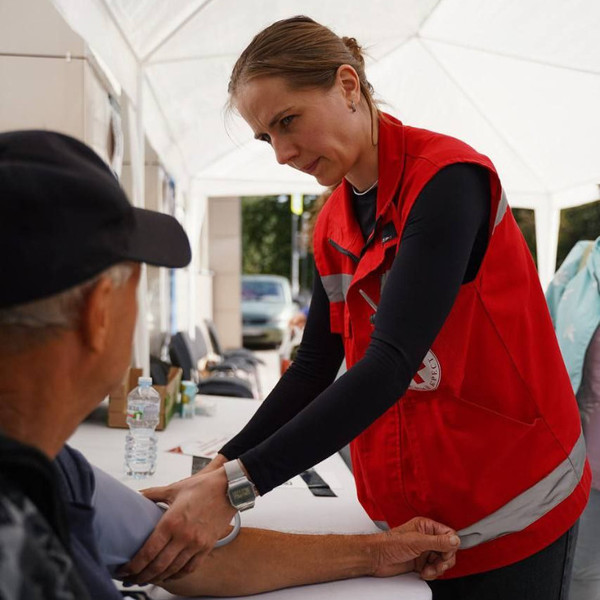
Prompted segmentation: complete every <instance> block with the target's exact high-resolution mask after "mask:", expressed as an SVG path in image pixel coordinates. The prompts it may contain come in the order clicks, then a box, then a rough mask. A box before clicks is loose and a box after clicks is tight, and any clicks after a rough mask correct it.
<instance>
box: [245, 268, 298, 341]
mask: <svg viewBox="0 0 600 600" xmlns="http://www.w3.org/2000/svg"><path fill="white" fill-rule="evenodd" d="M297 312H298V304H297V303H296V302H294V301H293V300H292V288H291V287H290V282H289V281H288V280H287V279H286V278H285V277H280V276H279V275H243V276H242V324H243V327H242V336H243V339H244V346H249V347H258V346H278V345H279V344H281V341H282V340H283V339H284V336H285V335H286V330H287V328H288V324H289V321H290V319H291V318H292V316H293V315H295V314H296V313H297Z"/></svg>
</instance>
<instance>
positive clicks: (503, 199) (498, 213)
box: [494, 190, 508, 227]
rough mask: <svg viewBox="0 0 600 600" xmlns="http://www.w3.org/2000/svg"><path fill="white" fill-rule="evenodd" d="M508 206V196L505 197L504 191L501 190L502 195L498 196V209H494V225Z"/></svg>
mask: <svg viewBox="0 0 600 600" xmlns="http://www.w3.org/2000/svg"><path fill="white" fill-rule="evenodd" d="M507 208H508V198H507V197H506V193H505V192H504V190H502V196H500V202H499V203H498V210H497V211H496V220H495V221H494V227H497V225H498V224H499V223H500V221H502V219H503V218H504V215H505V214H506V209H507Z"/></svg>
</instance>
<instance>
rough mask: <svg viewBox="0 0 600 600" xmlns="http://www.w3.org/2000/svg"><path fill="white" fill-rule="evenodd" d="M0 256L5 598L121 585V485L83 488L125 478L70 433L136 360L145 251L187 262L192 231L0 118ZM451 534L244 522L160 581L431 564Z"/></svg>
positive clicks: (196, 584)
mask: <svg viewBox="0 0 600 600" xmlns="http://www.w3.org/2000/svg"><path fill="white" fill-rule="evenodd" d="M0 256H1V259H0V260H1V261H2V268H1V269H0V272H1V273H2V277H3V283H2V286H0V598H3V599H6V600H12V599H17V598H18V599H24V600H25V599H26V600H30V599H33V598H57V599H58V598H61V599H62V598H64V599H68V598H73V599H77V600H86V599H88V598H99V599H100V598H102V599H103V600H106V599H109V598H112V597H115V598H119V597H120V595H119V593H118V592H117V591H116V588H114V586H112V583H111V581H110V575H109V571H108V570H107V568H106V565H105V564H104V562H103V553H102V552H100V551H99V550H98V548H97V547H96V543H97V542H98V538H99V537H102V536H101V535H100V534H101V533H102V527H103V522H104V526H105V527H107V528H108V527H110V526H111V525H112V526H113V529H114V528H115V523H112V524H111V523H109V522H107V519H110V518H111V517H110V515H111V514H112V515H115V513H117V517H114V518H115V521H116V526H117V527H118V526H119V516H118V515H119V514H120V511H121V510H122V509H123V510H124V508H125V507H124V506H123V505H121V504H119V503H117V502H116V501H115V502H114V503H113V504H114V505H113V506H110V509H111V510H107V511H106V513H105V514H103V515H101V518H98V519H96V521H99V523H98V522H96V523H95V527H96V529H94V527H92V523H93V521H94V520H95V519H94V505H93V502H92V496H93V495H94V493H95V492H102V491H103V490H104V486H108V487H110V486H116V489H117V492H118V487H119V486H120V484H118V482H115V481H114V480H113V481H112V482H111V481H109V480H106V481H104V480H101V479H98V480H96V479H95V477H94V472H93V471H92V470H91V468H90V466H89V465H88V463H87V462H86V461H85V459H84V458H83V457H81V455H79V454H78V453H76V452H74V451H72V450H70V449H69V448H65V449H63V445H64V443H65V441H66V440H67V439H68V437H69V436H70V435H71V434H72V432H73V431H74V429H75V428H76V427H77V425H78V424H79V422H80V421H81V420H82V419H83V418H84V417H85V416H86V415H87V414H88V413H89V412H90V411H91V410H92V409H93V408H94V407H95V406H96V405H97V404H98V402H99V401H100V400H101V399H102V398H104V397H105V396H106V395H107V394H108V393H109V392H110V390H111V389H112V388H113V387H114V386H116V385H117V384H119V383H120V381H121V380H122V377H123V374H124V371H125V369H126V368H127V366H128V364H129V362H130V358H131V346H132V336H133V331H134V326H135V322H136V316H137V304H136V291H137V285H138V280H139V276H140V263H143V262H145V263H149V264H153V265H159V266H165V267H171V268H176V267H183V266H185V265H187V264H188V262H189V260H190V248H189V243H188V240H187V236H186V235H185V232H184V231H183V229H182V228H181V226H180V225H179V224H178V223H177V221H176V220H175V219H173V218H171V217H169V216H166V215H162V214H159V213H154V212H151V211H146V210H142V209H137V208H133V207H132V206H131V205H130V204H129V202H128V201H127V199H126V197H125V195H124V193H123V191H122V190H121V188H120V187H119V185H118V183H117V181H116V180H115V178H114V177H113V175H112V173H111V172H110V170H109V169H108V168H107V167H106V165H105V164H104V163H103V162H102V160H101V159H100V158H99V157H98V156H97V155H96V154H95V153H94V152H93V151H91V150H90V149H89V148H87V147H86V146H85V145H83V144H82V143H80V142H78V141H77V140H74V139H72V138H69V137H67V136H64V135H60V134H56V133H50V132H41V131H25V132H10V133H4V134H0ZM61 449H62V451H61ZM57 455H59V459H58V460H57V461H56V462H55V463H53V462H52V461H53V459H54V458H55V457H56V456H57ZM96 484H98V487H102V488H103V489H100V490H98V489H96V490H95V487H96ZM104 491H105V492H106V490H104ZM102 497H103V502H102V504H103V506H107V505H108V504H110V503H111V498H112V497H113V496H111V495H110V494H109V493H104V495H103V496H102ZM140 498H141V497H140ZM143 501H144V502H149V501H147V500H145V499H143ZM140 519H141V517H140ZM136 525H137V522H136V521H135V518H134V520H133V522H131V520H130V522H129V526H130V527H132V528H134V529H135V528H136ZM147 526H148V523H147V522H146V523H142V522H141V521H140V531H143V527H147ZM98 527H100V534H99V533H98V529H97V528H98ZM147 533H148V532H145V533H144V534H143V535H147ZM105 537H108V538H109V540H110V539H111V536H105ZM142 537H143V536H142ZM142 541H143V539H142V540H141V541H140V543H141V542H142ZM108 543H109V544H110V543H111V542H110V541H109V542H108ZM457 546H458V538H457V537H456V536H455V535H454V532H453V531H452V530H450V529H449V528H446V527H444V526H442V525H439V524H437V523H435V522H433V521H429V520H427V519H415V520H413V521H411V522H410V523H408V524H406V525H404V526H403V527H400V528H397V529H395V530H392V531H391V532H387V533H382V534H374V535H366V536H292V535H287V534H280V533H277V532H268V531H260V530H252V529H247V530H242V533H241V534H240V535H239V536H238V538H237V539H236V540H235V541H234V542H233V543H231V544H229V545H228V546H226V547H224V548H220V549H217V550H214V551H213V552H212V553H211V555H210V556H209V557H208V558H207V560H206V561H204V563H203V564H202V565H201V566H200V567H199V568H197V569H196V570H195V571H194V572H192V573H190V574H188V575H187V576H186V577H184V578H181V579H178V580H177V581H171V582H161V585H163V586H164V587H166V588H167V589H171V590H173V591H176V592H177V593H184V594H188V595H198V594H203V593H211V594H214V593H219V594H242V593H253V592H257V591H262V590H267V589H274V588H276V587H285V586H289V585H296V584H304V583H311V582H317V581H328V580H332V579H339V578H346V577H353V576H359V575H368V574H370V575H376V576H388V575H393V574H397V573H401V572H405V571H407V570H412V569H415V568H416V569H418V570H420V571H422V575H423V576H424V577H430V578H431V577H435V576H437V575H439V574H440V573H441V572H443V570H445V569H446V568H448V567H450V566H452V564H453V561H454V553H455V551H456V548H457ZM73 548H75V549H76V550H73ZM82 548H84V549H85V552H83V551H82V550H81V549H82ZM105 550H106V549H105ZM109 550H110V549H109ZM135 550H136V548H133V549H132V552H133V551H135ZM428 551H433V552H436V553H437V554H433V553H430V552H428ZM123 558H124V559H126V558H128V557H123Z"/></svg>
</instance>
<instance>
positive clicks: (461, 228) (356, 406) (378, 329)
mask: <svg viewBox="0 0 600 600" xmlns="http://www.w3.org/2000/svg"><path fill="white" fill-rule="evenodd" d="M489 197H490V192H489V178H488V175H487V172H486V171H485V170H484V169H481V168H479V167H474V166H469V165H453V166H452V167H448V168H446V169H444V170H442V171H441V172H440V173H438V174H437V175H436V176H435V177H434V178H433V179H432V180H431V181H430V182H429V183H428V184H427V186H426V187H425V188H424V190H423V191H422V192H421V194H420V195H419V197H418V198H417V200H416V202H415V205H414V206H413V209H412V210H411V213H410V215H409V219H408V221H407V224H406V227H405V229H404V232H403V235H402V243H401V246H400V250H399V252H398V254H397V256H396V258H395V260H394V263H393V265H392V269H391V271H390V275H389V276H388V279H387V282H386V286H385V289H384V292H383V294H382V297H381V302H380V304H379V308H378V311H377V317H376V319H375V330H374V332H373V335H372V339H371V343H370V345H369V347H368V348H367V351H366V353H365V356H364V357H363V358H362V359H361V360H360V361H359V362H358V363H357V364H356V365H354V367H353V368H352V369H350V370H349V371H348V372H347V373H345V374H344V375H343V376H342V377H340V378H339V379H338V380H337V381H335V382H334V383H333V384H332V385H330V386H329V387H327V389H325V390H324V391H323V392H322V393H321V394H319V396H318V397H317V398H315V399H314V401H312V402H310V403H308V404H307V405H306V406H305V407H304V408H302V410H301V411H300V412H299V413H298V414H297V415H296V416H295V417H294V418H293V419H291V420H289V421H288V422H287V423H286V424H285V425H283V426H282V427H281V428H280V429H278V430H277V431H276V432H275V433H273V434H272V435H271V436H270V437H268V438H266V439H264V440H263V441H262V442H261V443H260V444H258V445H257V446H256V447H254V448H252V449H250V450H247V451H246V452H244V453H243V454H242V455H241V456H240V458H241V460H242V462H243V463H244V465H245V467H246V468H247V470H248V472H249V474H250V476H251V478H252V480H253V481H254V483H255V484H256V486H257V488H258V490H259V492H260V493H261V494H264V493H266V492H268V491H270V490H271V489H272V488H273V487H275V486H277V485H280V484H281V483H283V482H285V481H286V480H287V479H289V478H290V477H292V476H293V475H296V474H298V473H300V472H302V471H303V470H305V469H306V468H308V467H310V466H312V465H314V464H316V463H317V462H319V461H321V460H323V459H324V458H326V457H327V456H329V455H330V454H332V453H333V452H335V451H336V450H339V449H340V448H342V447H343V446H344V445H345V444H347V443H348V442H350V441H351V440H352V439H353V438H355V437H356V436H357V435H358V434H359V433H361V432H362V431H363V430H364V429H366V428H367V427H368V426H369V425H370V424H371V423H372V422H373V421H375V420H376V419H377V418H378V417H380V416H381V415H382V414H383V413H384V412H385V411H386V410H388V409H389V408H390V407H391V406H392V405H393V404H394V403H395V402H396V401H397V400H398V398H399V397H401V396H402V395H403V394H404V392H405V391H406V389H407V388H408V385H409V383H410V380H411V378H412V377H413V375H414V373H415V372H416V370H417V368H418V366H419V364H420V362H421V360H422V359H423V357H424V355H425V353H426V352H427V350H428V349H429V348H430V347H431V344H432V343H433V340H434V339H435V337H436V335H437V333H438V332H439V330H440V329H441V327H442V325H443V323H444V321H445V319H446V317H447V316H448V313H449V312H450V309H451V308H452V305H453V303H454V300H455V298H456V295H457V294H458V291H459V289H460V286H461V284H462V283H464V282H466V281H468V280H469V278H471V279H472V277H473V276H474V275H475V274H476V271H477V269H478V267H479V264H480V262H481V258H482V256H483V252H484V251H485V245H486V243H487V230H488V223H489V211H490V207H489V204H490V200H489ZM424 273H426V274H427V276H424V275H423V274H424ZM322 331H323V334H324V332H325V331H326V330H325V329H324V330H322ZM307 375H309V376H311V377H318V371H315V372H313V373H309V374H307Z"/></svg>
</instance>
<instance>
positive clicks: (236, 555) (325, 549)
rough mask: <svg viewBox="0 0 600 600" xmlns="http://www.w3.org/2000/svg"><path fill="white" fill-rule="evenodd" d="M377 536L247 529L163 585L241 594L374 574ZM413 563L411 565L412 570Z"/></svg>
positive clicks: (194, 592) (186, 591) (179, 590)
mask: <svg viewBox="0 0 600 600" xmlns="http://www.w3.org/2000/svg"><path fill="white" fill-rule="evenodd" d="M377 535H379V534H374V535H297V534H288V533H280V532H278V531H269V530H264V529H252V528H244V529H242V530H241V532H240V534H239V536H238V537H237V539H236V540H235V541H234V542H233V543H231V544H229V545H228V546H225V547H223V548H219V549H217V550H214V551H213V552H211V554H210V555H209V556H208V557H207V558H206V559H205V560H204V561H203V562H202V564H201V565H200V567H199V568H198V569H197V570H196V571H195V572H194V573H191V574H190V575H186V576H185V577H183V578H182V579H179V580H175V581H169V582H165V583H163V584H161V585H162V586H163V587H164V588H165V589H167V590H168V591H170V592H172V593H175V594H179V595H187V596H198V595H211V596H241V595H246V594H256V593H260V592H266V591H269V590H274V589H279V588H284V587H290V586H294V585H303V584H309V583H320V582H325V581H333V580H336V579H348V578H351V577H360V576H364V575H371V574H373V572H374V568H375V564H376V560H377V557H376V556H375V553H376V548H377V544H376V542H375V540H376V539H377ZM411 568H412V564H410V563H407V566H406V570H410V569H411Z"/></svg>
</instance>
